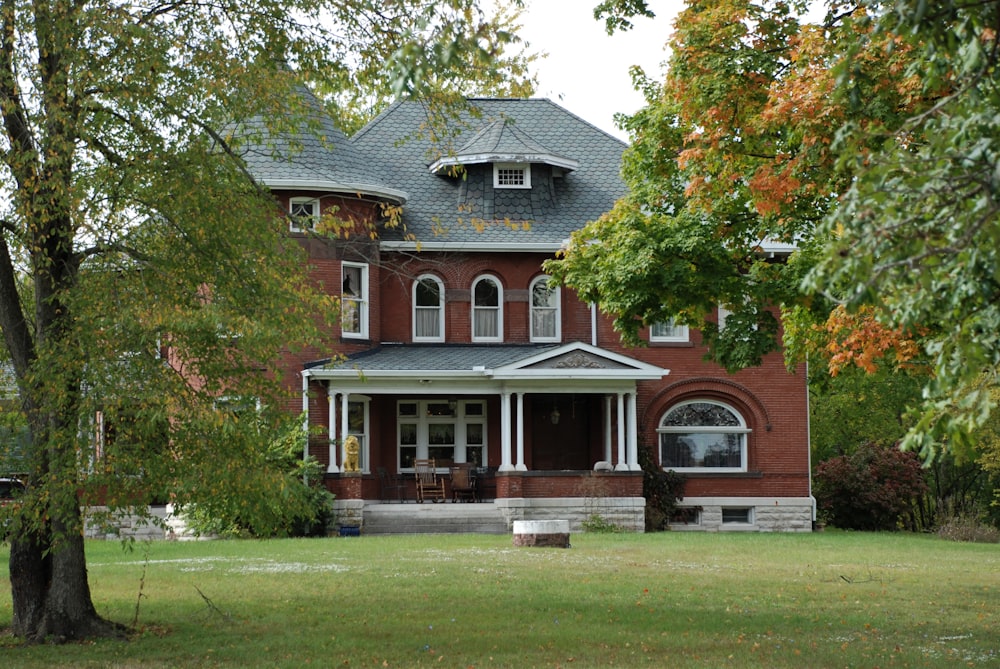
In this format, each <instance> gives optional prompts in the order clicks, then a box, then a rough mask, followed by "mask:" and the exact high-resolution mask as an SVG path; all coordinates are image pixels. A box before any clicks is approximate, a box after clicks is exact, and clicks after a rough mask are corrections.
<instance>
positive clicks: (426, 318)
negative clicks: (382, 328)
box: [413, 275, 444, 341]
mask: <svg viewBox="0 0 1000 669" xmlns="http://www.w3.org/2000/svg"><path fill="white" fill-rule="evenodd" d="M413 341H444V284H443V283H441V280H440V279H438V278H437V277H436V276H430V275H426V276H422V277H419V278H418V279H417V280H416V282H415V283H414V284H413Z"/></svg>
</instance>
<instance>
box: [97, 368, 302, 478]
mask: <svg viewBox="0 0 1000 669" xmlns="http://www.w3.org/2000/svg"><path fill="white" fill-rule="evenodd" d="M103 429H104V421H103V420H102V421H101V430H102V432H103ZM302 431H303V432H305V437H306V439H305V444H304V445H303V446H302V459H303V460H306V459H308V458H309V372H302ZM103 436H104V435H103V434H102V435H101V437H102V439H101V443H102V445H103V441H104V440H103ZM303 480H305V482H306V483H307V484H308V483H309V480H308V478H307V477H306V476H305V474H303Z"/></svg>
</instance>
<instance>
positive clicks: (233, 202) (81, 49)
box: [0, 0, 530, 638]
mask: <svg viewBox="0 0 1000 669" xmlns="http://www.w3.org/2000/svg"><path fill="white" fill-rule="evenodd" d="M479 5H480V3H479V2H478V1H477V0H452V1H450V2H447V3H440V2H432V1H430V0H379V1H378V2H373V1H371V0H346V1H341V2H326V1H324V0H291V1H282V2H275V1H274V0H246V1H241V2H238V3H231V2H223V3H202V2H188V1H186V0H179V1H177V2H153V3H133V2H128V1H116V2H107V1H93V2H91V1H81V0H47V1H35V2H27V1H26V0H3V2H0V114H2V121H3V132H2V133H0V189H2V190H3V193H4V195H5V196H6V197H5V198H3V202H4V204H3V205H2V210H0V232H2V234H0V328H2V330H3V338H4V350H5V355H4V356H3V357H4V358H5V359H7V360H9V361H10V363H11V364H12V366H13V369H14V372H15V376H16V380H17V386H18V392H19V399H20V402H21V405H22V408H23V413H24V416H25V418H26V421H27V425H28V429H29V432H30V436H31V446H30V448H29V453H28V454H27V460H28V462H27V467H28V471H27V472H26V473H27V475H28V483H29V493H28V495H27V497H26V498H25V500H24V505H23V512H22V513H21V514H20V517H19V519H18V521H17V523H16V525H15V532H14V534H13V540H12V547H11V583H12V593H13V599H14V630H15V632H16V633H17V634H19V635H23V636H27V637H32V638H44V637H49V636H52V637H54V638H74V637H85V636H89V635H95V634H103V633H107V632H108V631H110V630H111V629H112V627H111V626H109V625H107V624H106V623H105V622H104V621H102V620H101V619H100V618H99V617H98V616H97V615H96V613H95V611H94V607H93V605H92V604H91V602H90V594H89V588H88V585H87V577H86V568H85V564H84V559H83V544H82V538H81V529H82V519H81V515H80V503H81V502H82V503H84V504H88V503H91V502H94V501H97V500H98V499H100V501H102V502H107V503H108V505H109V506H110V507H111V509H112V510H114V509H118V508H127V507H132V506H140V507H141V506H143V505H144V504H145V503H146V502H147V501H149V500H151V499H153V498H155V497H156V496H162V495H164V494H165V493H166V492H167V491H169V492H170V493H171V494H175V495H178V496H179V498H178V501H179V502H186V501H190V500H197V499H206V498H208V499H211V498H212V497H213V496H216V497H217V496H220V495H221V496H226V497H229V498H230V499H243V500H246V503H245V504H244V508H245V509H246V513H247V514H251V513H252V512H253V509H264V512H262V513H260V514H257V515H259V516H260V518H254V519H250V522H252V523H253V524H255V525H259V524H260V523H265V522H267V515H268V512H267V508H266V505H262V504H258V503H256V500H258V499H259V498H260V497H261V496H266V495H271V496H272V497H273V496H274V495H279V496H280V495H282V494H284V495H285V498H286V499H287V501H288V503H289V504H291V505H295V504H298V503H300V502H301V500H297V498H296V497H295V496H294V495H288V494H287V493H288V485H289V481H288V478H287V472H286V471H282V470H281V469H280V468H277V467H274V466H270V465H272V464H273V463H274V461H275V460H280V458H279V459H275V458H270V459H269V458H266V457H257V456H258V455H259V453H258V454H256V455H255V453H254V452H252V449H253V448H260V449H263V448H266V445H267V444H268V443H269V440H270V437H269V434H270V432H273V430H274V429H277V428H278V427H279V421H276V420H275V421H270V422H269V421H267V420H265V421H263V422H262V423H260V424H259V425H257V426H256V427H255V429H254V430H253V431H248V430H239V431H234V430H233V429H229V428H227V427H226V425H227V423H228V422H231V421H235V420H238V419H237V416H236V414H235V413H233V412H230V411H219V410H218V406H217V401H218V400H219V399H220V398H223V399H224V400H225V401H226V402H229V403H232V402H238V401H242V400H245V399H247V398H264V399H263V408H264V412H263V415H264V416H265V417H266V416H267V409H268V408H269V405H271V403H272V402H273V399H272V400H270V401H269V400H268V398H274V397H275V393H276V391H277V389H278V387H279V386H278V384H277V381H278V379H276V378H275V377H274V375H273V374H271V373H269V370H271V369H273V365H272V364H271V363H272V362H273V361H274V360H275V357H276V355H278V353H279V352H281V351H282V350H284V349H287V348H289V347H293V346H296V345H305V344H307V343H311V344H313V345H321V343H320V342H321V341H322V334H323V332H324V328H323V324H324V323H323V320H324V317H326V316H330V315H332V314H335V313H337V309H336V308H335V307H336V305H334V304H332V303H331V302H330V298H328V297H325V296H324V295H323V294H321V293H320V292H319V291H317V290H315V288H314V287H312V286H311V285H310V284H309V283H308V282H307V281H305V262H304V258H303V257H302V254H301V251H300V249H299V247H298V246H297V245H296V244H292V243H288V241H287V240H286V239H284V238H283V237H282V235H281V230H282V229H283V228H284V227H285V226H283V225H281V224H279V223H277V221H276V219H277V218H278V217H280V216H282V215H283V214H282V213H281V212H279V211H278V209H277V207H276V204H275V201H274V200H273V199H272V198H271V196H270V194H269V193H267V192H266V189H263V188H262V187H261V186H260V185H259V184H257V183H255V182H254V181H253V180H252V179H251V178H250V177H249V175H248V174H247V173H246V171H245V169H244V167H243V164H242V161H241V160H240V152H241V148H242V144H241V141H242V139H241V138H239V137H233V136H229V135H228V134H227V132H226V129H227V128H230V127H233V124H234V123H237V122H239V121H242V120H246V119H250V118H253V117H260V118H263V119H266V120H267V122H268V123H269V125H270V126H271V127H269V128H268V130H270V131H274V132H281V131H282V130H285V129H289V128H293V127H294V128H299V127H302V125H303V124H304V123H306V122H307V121H308V120H309V119H308V118H307V115H308V113H310V111H311V109H310V107H309V106H308V105H303V104H301V96H298V95H296V90H297V88H296V87H297V86H300V85H301V83H302V82H303V81H306V82H309V83H311V84H313V86H314V87H316V88H317V89H318V90H320V91H321V92H322V93H323V94H324V95H325V96H326V98H327V99H328V100H329V101H330V103H331V105H333V106H335V107H336V109H337V110H338V111H339V112H340V115H341V116H342V117H343V118H345V119H347V120H346V121H345V127H346V128H347V129H348V130H350V129H351V128H352V127H355V126H356V125H357V124H358V123H360V122H361V121H362V120H363V119H364V118H366V117H367V116H369V115H370V114H372V113H374V112H376V111H377V110H378V109H379V106H380V105H383V104H385V103H386V102H387V100H388V99H389V98H390V97H391V96H392V95H393V94H404V95H406V94H410V95H420V96H426V97H428V98H429V99H432V100H435V101H437V102H441V103H446V102H448V101H450V100H453V99H455V97H456V96H457V95H458V94H460V93H472V92H479V91H486V92H490V93H498V92H503V91H504V90H512V91H514V92H523V91H524V90H527V89H529V88H530V81H529V80H528V79H527V78H526V77H525V76H524V73H525V69H524V67H525V63H526V58H525V56H524V55H523V54H521V53H516V54H515V55H514V56H506V55H503V54H504V47H505V46H508V45H515V44H516V38H515V37H514V35H513V34H512V33H511V31H510V29H511V26H512V25H513V21H514V20H515V19H516V13H517V9H518V8H519V7H520V3H519V2H518V3H515V5H514V9H513V10H511V11H510V12H507V11H503V12H501V13H500V14H498V15H489V14H487V13H486V12H484V11H483V10H482V9H481V8H480V6H479ZM505 87H507V88H505ZM168 344H169V345H170V347H171V348H172V350H175V351H180V352H181V353H180V354H179V355H174V356H172V357H170V358H169V359H167V360H165V359H164V358H163V356H162V353H163V351H164V349H165V347H166V345H168ZM192 381H195V382H194V383H192ZM99 413H100V414H102V415H104V416H106V417H107V418H108V420H106V421H105V424H107V425H109V426H110V427H111V428H113V429H114V432H115V434H114V435H113V439H107V440H105V441H106V443H107V444H108V446H107V449H106V452H98V451H97V450H96V447H95V444H98V443H101V440H99V439H96V438H95V434H94V430H95V429H96V427H95V426H97V425H99V424H100V423H99V422H95V416H97V415H98V414H99ZM236 433H238V434H240V438H239V439H229V438H226V435H232V434H236ZM248 449H251V450H250V451H248ZM192 472H194V473H196V474H197V475H196V476H193V475H191V473H192ZM181 482H183V483H184V484H183V485H181Z"/></svg>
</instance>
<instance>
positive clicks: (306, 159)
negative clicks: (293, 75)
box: [234, 86, 406, 202]
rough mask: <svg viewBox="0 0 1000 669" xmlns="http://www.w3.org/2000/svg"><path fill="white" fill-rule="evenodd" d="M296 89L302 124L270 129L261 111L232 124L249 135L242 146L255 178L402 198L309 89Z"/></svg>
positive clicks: (237, 131) (281, 186) (278, 183)
mask: <svg viewBox="0 0 1000 669" xmlns="http://www.w3.org/2000/svg"><path fill="white" fill-rule="evenodd" d="M299 94H300V98H301V101H302V103H303V104H304V105H305V109H304V110H303V116H304V117H305V116H308V123H306V122H304V123H303V126H304V127H302V128H301V129H292V128H288V129H282V130H281V131H279V132H277V133H273V132H271V131H269V130H268V128H267V126H266V124H265V123H264V121H263V119H262V118H261V117H259V116H258V117H254V118H252V119H250V120H249V121H244V122H243V123H240V124H238V125H237V126H236V128H235V129H234V134H242V135H243V136H244V137H247V138H250V140H249V141H247V143H246V144H244V145H242V146H241V147H240V150H241V155H242V157H243V159H244V161H245V162H246V165H247V169H249V171H250V173H251V174H253V175H254V177H255V178H256V179H258V180H259V181H261V182H262V183H263V184H265V185H267V186H268V187H270V188H272V189H275V190H281V189H288V188H295V189H311V190H322V191H327V192H342V193H360V194H365V195H373V196H377V197H385V198H387V199H390V200H393V201H397V202H400V201H403V200H405V199H406V193H405V192H404V191H403V190H402V189H400V188H398V187H397V186H396V185H395V184H393V183H391V182H390V181H387V180H386V179H385V176H384V173H383V172H382V171H381V170H380V169H379V167H378V164H377V161H373V160H372V159H371V158H370V157H368V156H366V155H364V154H363V152H362V151H361V150H359V149H358V147H357V146H355V145H354V144H353V143H352V142H350V141H348V139H347V136H346V135H344V133H343V132H342V131H341V130H340V128H338V127H337V126H336V124H335V123H334V121H333V119H332V118H330V115H329V114H328V113H327V112H326V110H325V109H324V107H323V104H322V103H321V102H320V101H319V100H318V99H317V98H316V96H315V95H313V94H312V92H310V91H309V90H308V89H307V88H305V87H304V86H302V87H299ZM306 126H308V127H306ZM313 126H314V127H313Z"/></svg>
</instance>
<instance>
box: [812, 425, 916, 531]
mask: <svg viewBox="0 0 1000 669" xmlns="http://www.w3.org/2000/svg"><path fill="white" fill-rule="evenodd" d="M813 481H814V486H813V492H814V494H815V496H816V501H817V503H818V505H819V509H820V514H821V516H822V517H824V518H825V519H826V520H827V522H829V523H830V524H831V525H833V526H835V527H840V528H843V529H850V530H896V529H899V528H900V526H901V524H902V523H903V521H904V516H905V515H906V514H907V513H908V512H910V511H911V510H912V508H913V502H914V501H915V500H916V499H917V498H919V496H920V495H922V494H924V493H925V492H926V491H927V482H926V480H925V479H924V471H923V469H922V468H921V466H920V460H919V459H918V458H917V456H916V455H915V454H914V453H910V452H906V451H901V450H899V449H898V448H894V447H884V446H878V445H876V444H866V445H864V446H861V447H859V448H858V450H857V451H855V452H854V453H852V454H851V455H842V456H839V457H836V458H830V459H829V460H826V461H824V462H821V463H820V464H819V465H818V466H817V467H816V472H815V475H814V476H813Z"/></svg>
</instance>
